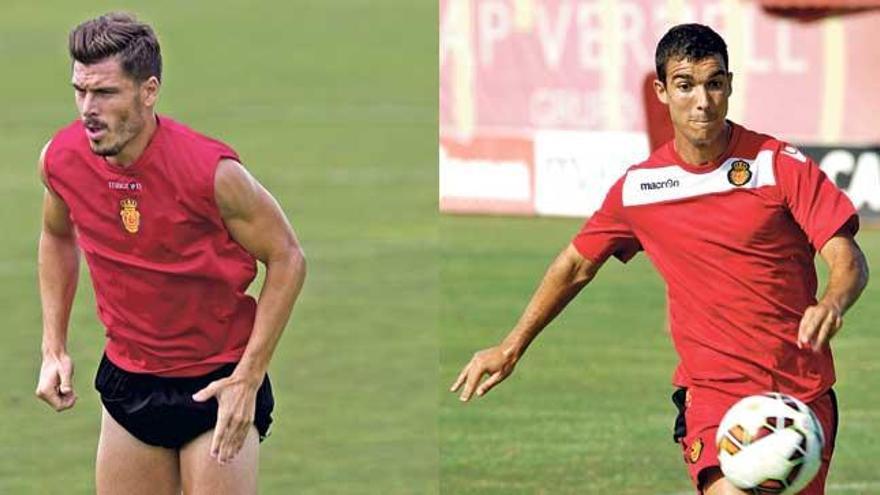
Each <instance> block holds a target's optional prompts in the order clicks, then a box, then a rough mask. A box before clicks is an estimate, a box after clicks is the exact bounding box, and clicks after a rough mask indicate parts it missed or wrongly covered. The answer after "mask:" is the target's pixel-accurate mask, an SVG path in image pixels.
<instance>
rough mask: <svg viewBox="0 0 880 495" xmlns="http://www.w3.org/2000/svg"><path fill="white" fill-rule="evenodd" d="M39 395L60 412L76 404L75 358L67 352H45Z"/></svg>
mask: <svg viewBox="0 0 880 495" xmlns="http://www.w3.org/2000/svg"><path fill="white" fill-rule="evenodd" d="M35 393H36V394H37V397H39V398H40V399H42V400H44V401H46V403H47V404H49V405H50V406H52V408H53V409H55V410H56V411H58V412H61V411H64V410H65V409H70V408H71V407H73V405H74V404H76V393H75V392H74V391H73V360H72V359H70V356H68V355H67V354H66V353H61V354H44V355H43V364H42V365H40V379H39V382H37V390H36V392H35Z"/></svg>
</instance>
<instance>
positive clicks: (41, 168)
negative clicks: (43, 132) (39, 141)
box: [37, 139, 52, 189]
mask: <svg viewBox="0 0 880 495" xmlns="http://www.w3.org/2000/svg"><path fill="white" fill-rule="evenodd" d="M51 144H52V140H51V139H50V140H48V141H46V144H44V145H43V149H41V150H40V159H39V160H38V161H37V173H39V174H40V180H42V181H43V184H44V185H45V186H46V188H47V189H49V181H48V179H47V178H46V153H47V152H48V151H49V146H50V145H51Z"/></svg>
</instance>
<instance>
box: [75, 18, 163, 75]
mask: <svg viewBox="0 0 880 495" xmlns="http://www.w3.org/2000/svg"><path fill="white" fill-rule="evenodd" d="M68 50H69V51H70V58H71V59H73V60H75V61H77V62H80V63H82V64H87V65H88V64H93V63H96V62H100V61H101V60H104V59H106V58H108V57H113V56H117V55H118V56H119V61H120V63H121V65H122V70H123V71H124V72H125V73H126V74H127V75H129V76H130V77H131V78H133V79H134V80H135V81H138V82H142V81H146V80H147V79H149V78H150V77H151V76H156V79H158V80H159V81H161V80H162V53H161V51H160V50H159V40H158V39H157V38H156V34H155V33H154V32H153V28H151V27H150V26H149V25H148V24H145V23H143V22H139V21H138V20H137V19H136V18H135V17H134V16H133V15H131V14H127V13H124V12H110V13H107V14H104V15H102V16H100V17H96V18H94V19H90V20H88V21H86V22H83V23H82V24H80V25H79V26H77V27H75V28H74V29H73V31H71V32H70V37H69V39H68Z"/></svg>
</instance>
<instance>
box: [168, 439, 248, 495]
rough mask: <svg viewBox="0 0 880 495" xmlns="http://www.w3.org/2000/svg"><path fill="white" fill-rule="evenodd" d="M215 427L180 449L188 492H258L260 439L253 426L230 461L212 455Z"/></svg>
mask: <svg viewBox="0 0 880 495" xmlns="http://www.w3.org/2000/svg"><path fill="white" fill-rule="evenodd" d="M213 435H214V430H211V431H208V432H205V433H203V434H201V435H200V436H199V437H198V438H196V439H195V440H193V441H191V442H189V443H188V444H186V445H184V446H183V448H182V449H180V475H181V478H182V480H183V493H184V494H185V495H226V494H229V495H239V494H241V495H248V494H256V493H257V471H258V469H259V465H260V440H259V438H260V437H259V434H258V433H257V428H256V427H254V426H251V429H250V431H249V432H248V435H247V438H246V439H245V441H244V445H243V446H242V447H241V450H240V451H239V452H238V454H237V455H236V456H235V457H234V458H233V459H232V461H231V462H229V463H227V464H224V465H221V464H220V463H218V462H217V460H216V459H214V458H213V457H211V437H212V436H213Z"/></svg>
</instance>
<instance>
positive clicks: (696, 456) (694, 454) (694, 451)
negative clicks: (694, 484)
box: [687, 437, 703, 464]
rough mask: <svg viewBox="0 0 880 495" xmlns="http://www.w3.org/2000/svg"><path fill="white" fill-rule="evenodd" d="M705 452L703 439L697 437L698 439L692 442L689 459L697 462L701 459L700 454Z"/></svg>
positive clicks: (691, 461) (692, 462)
mask: <svg viewBox="0 0 880 495" xmlns="http://www.w3.org/2000/svg"><path fill="white" fill-rule="evenodd" d="M702 453H703V439H702V438H700V437H697V438H696V440H694V441H693V442H691V448H690V449H689V450H688V459H687V460H688V461H690V463H691V464H696V463H697V461H699V460H700V454H702Z"/></svg>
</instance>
